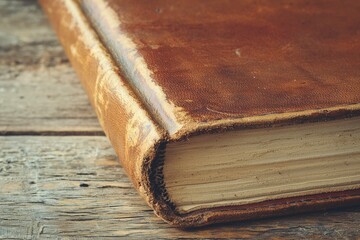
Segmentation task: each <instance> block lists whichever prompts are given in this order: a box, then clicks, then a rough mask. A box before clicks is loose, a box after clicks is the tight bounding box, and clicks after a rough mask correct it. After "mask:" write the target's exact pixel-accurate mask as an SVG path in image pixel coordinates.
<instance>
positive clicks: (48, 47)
mask: <svg viewBox="0 0 360 240" xmlns="http://www.w3.org/2000/svg"><path fill="white" fill-rule="evenodd" d="M0 16H1V21H0V133H1V134H2V135H4V134H6V132H8V133H9V132H10V134H11V132H14V131H17V132H19V131H20V132H42V131H44V132H48V131H52V132H64V131H65V132H66V131H71V132H76V131H95V132H96V131H98V132H99V131H100V132H101V128H100V127H99V124H98V121H97V119H96V116H95V114H94V111H92V109H91V107H90V104H89V103H88V100H87V97H86V94H85V92H84V91H83V89H82V87H81V85H80V83H79V80H78V79H77V77H76V75H75V73H74V71H73V69H72V68H71V66H70V64H69V62H68V60H67V58H66V56H65V54H64V51H63V49H62V47H61V46H60V45H59V43H58V41H57V38H56V36H55V34H54V32H53V31H52V29H51V28H50V26H49V24H48V22H47V19H46V18H45V16H44V15H43V13H42V11H41V9H40V7H39V6H38V5H37V4H36V2H35V1H11V0H9V1H4V0H2V1H0Z"/></svg>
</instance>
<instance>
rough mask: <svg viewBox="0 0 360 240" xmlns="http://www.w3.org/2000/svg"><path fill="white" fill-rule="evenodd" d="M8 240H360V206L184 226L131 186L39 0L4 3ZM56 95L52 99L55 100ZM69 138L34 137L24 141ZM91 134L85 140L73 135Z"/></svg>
mask: <svg viewBox="0 0 360 240" xmlns="http://www.w3.org/2000/svg"><path fill="white" fill-rule="evenodd" d="M0 16H1V21H0V132H1V133H2V134H3V135H18V136H0V239H85V238H91V239H117V238H125V239H130V238H131V239H159V238H162V239H174V238H183V239H189V238H206V239H212V238H214V239H218V238H258V239H269V238H271V239H309V238H321V239H359V236H360V230H359V225H360V207H358V208H348V209H341V210H337V211H336V210H334V211H329V212H325V213H324V212H322V213H313V214H306V215H296V216H291V217H282V218H274V219H265V220H260V221H253V222H244V223H233V224H225V225H216V226H210V227H207V228H200V229H193V230H180V229H175V228H173V227H171V226H169V225H168V224H166V223H163V222H162V221H161V220H159V219H158V218H157V217H156V216H154V214H153V213H152V211H151V210H150V209H149V207H147V206H146V205H145V203H144V201H143V200H142V199H141V198H140V196H139V195H138V193H137V192H136V191H135V190H134V189H133V187H132V186H131V184H130V182H129V180H128V178H127V176H126V175H125V173H124V171H123V169H122V168H121V166H120V165H119V163H118V160H117V159H116V156H115V153H114V151H113V150H112V147H111V146H110V144H109V142H108V140H107V138H106V137H103V136H86V135H93V134H96V133H99V131H100V132H101V129H100V127H99V125H98V123H97V120H96V118H95V115H94V113H93V111H92V110H91V108H90V106H89V104H88V102H87V99H86V96H85V93H84V91H83V90H82V89H81V86H80V84H79V83H78V80H77V78H76V76H75V75H74V73H73V70H72V69H71V67H70V65H69V63H68V62H67V60H66V57H65V55H64V53H63V51H62V49H61V47H60V46H59V44H58V42H57V40H56V38H55V36H54V34H53V32H52V31H51V30H50V28H49V27H48V24H47V23H46V19H45V18H44V16H43V14H42V12H41V10H40V9H39V7H38V6H37V4H36V2H35V1H30V0H29V1H28V0H23V1H15V0H8V1H0ZM48 96H49V97H48ZM49 134H53V135H62V136H24V135H49ZM68 135H85V136H68Z"/></svg>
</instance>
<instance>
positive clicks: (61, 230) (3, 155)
mask: <svg viewBox="0 0 360 240" xmlns="http://www.w3.org/2000/svg"><path fill="white" fill-rule="evenodd" d="M0 146H1V152H0V237H2V238H4V239H9V238H21V239H26V238H27V239H31V238H37V237H40V238H49V239H54V238H56V237H61V238H62V237H69V238H84V237H98V238H101V239H102V238H106V237H109V238H113V237H121V236H122V237H126V238H129V237H132V238H143V239H151V238H152V239H156V238H158V237H160V238H177V237H178V238H179V237H182V238H195V237H202V238H240V237H241V238H250V237H256V238H263V239H267V238H292V239H293V238H314V237H320V238H324V239H334V238H338V239H356V238H357V237H359V236H360V228H359V226H360V208H352V209H343V210H341V211H329V212H326V213H313V214H306V215H298V216H292V217H282V218H276V219H267V220H260V221H253V222H247V223H235V224H224V225H218V226H211V227H207V228H201V229H197V230H191V231H189V230H188V231H183V230H179V229H175V228H172V227H171V226H168V225H167V224H166V223H163V222H162V221H161V220H159V219H158V218H157V217H156V216H154V214H153V213H152V211H151V210H150V209H149V208H148V206H146V205H145V203H144V201H143V200H142V199H141V198H140V197H139V195H138V194H137V192H136V191H135V190H134V189H133V188H132V185H131V184H130V182H129V180H128V178H127V177H126V175H125V174H124V172H123V169H122V168H121V167H120V165H119V164H118V161H117V159H116V157H115V154H114V152H113V150H112V148H111V146H110V145H109V143H108V140H107V139H106V137H102V136H78V137H71V136H51V137H45V136H40V137H39V136H27V137H24V136H12V137H10V136H7V137H0Z"/></svg>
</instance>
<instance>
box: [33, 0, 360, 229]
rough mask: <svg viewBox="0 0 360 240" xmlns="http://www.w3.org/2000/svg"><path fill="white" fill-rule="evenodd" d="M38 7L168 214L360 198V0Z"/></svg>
mask: <svg viewBox="0 0 360 240" xmlns="http://www.w3.org/2000/svg"><path fill="white" fill-rule="evenodd" d="M40 2H41V5H42V7H43V9H44V11H45V12H46V13H47V15H48V18H49V20H50V22H51V23H52V26H53V28H54V29H55V31H56V33H57V35H58V37H59V39H60V41H61V43H62V45H63V47H64V48H65V51H66V53H67V55H68V57H69V59H70V61H71V63H72V65H73V67H74V69H75V70H76V72H77V73H78V76H79V79H80V80H81V82H82V85H83V86H84V88H85V90H86V92H87V94H88V96H89V99H90V102H91V103H92V105H93V107H94V109H95V111H96V113H97V116H98V118H99V122H100V123H101V125H102V127H103V129H104V131H105V133H106V135H107V137H108V138H109V139H110V141H111V143H112V145H113V147H114V149H115V150H116V153H117V154H118V156H119V159H120V161H121V163H122V166H123V167H124V169H125V170H126V172H127V174H128V176H129V177H130V179H131V180H132V182H133V184H134V186H135V188H136V189H137V190H138V192H139V193H140V194H141V195H142V197H143V198H144V199H145V200H146V202H147V203H148V204H149V206H150V207H151V208H153V209H154V212H155V213H156V214H157V215H158V216H160V217H161V218H163V219H164V220H165V221H167V222H169V223H171V224H173V225H176V226H179V227H191V226H201V225H206V224H211V223H217V222H227V221H239V220H247V219H254V218H263V217H268V216H276V215H285V214H293V213H297V212H305V211H316V210H322V209H327V208H334V207H340V206H349V205H354V204H359V203H360V15H359V12H360V1H342V0H319V1H307V0H306V1H305V0H294V1H251V0H243V1H237V0H203V1H194V0H183V1H166V0H157V1H147V0H141V1H140V0H136V1H135V0H40ZM119 198H121V197H119Z"/></svg>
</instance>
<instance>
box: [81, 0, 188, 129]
mask: <svg viewBox="0 0 360 240" xmlns="http://www.w3.org/2000/svg"><path fill="white" fill-rule="evenodd" d="M80 6H81V7H82V9H83V11H84V14H85V15H86V17H87V18H88V20H89V21H90V22H91V23H92V25H93V26H94V29H95V30H96V31H97V33H98V34H99V36H100V37H101V39H102V41H103V42H105V44H104V46H105V47H106V48H107V49H108V51H109V52H110V54H111V55H112V57H113V58H114V59H115V61H116V62H117V63H118V64H117V65H118V66H119V67H120V68H122V69H123V71H124V72H125V73H126V75H127V78H126V79H127V80H128V82H129V83H130V85H131V86H132V88H133V89H134V91H135V92H137V95H138V97H139V99H140V100H141V101H142V102H143V103H144V105H145V106H146V107H147V110H148V111H149V113H151V114H152V116H153V117H154V118H155V119H156V120H157V122H158V124H159V125H161V126H162V127H163V128H164V129H166V130H167V131H168V133H169V135H170V136H171V135H173V134H174V133H176V132H177V131H179V129H181V128H182V127H183V122H184V120H183V119H185V118H186V113H185V112H184V110H183V109H182V108H180V107H178V106H175V105H174V103H172V102H171V100H170V99H168V98H167V97H166V95H165V94H164V92H163V91H162V89H161V86H159V85H157V84H156V83H155V82H154V81H153V80H152V72H151V70H150V69H149V68H148V67H147V64H146V62H145V60H144V59H143V58H142V56H141V55H140V54H139V52H138V51H137V46H136V44H135V43H134V42H133V41H132V39H131V38H129V37H128V36H127V35H126V32H124V31H122V30H121V21H120V20H119V18H118V16H117V15H116V13H114V12H113V10H112V9H111V8H109V7H108V6H107V5H106V3H105V2H102V1H92V0H87V1H83V0H80ZM96 7H97V8H99V9H96V10H94V8H96ZM114 49H117V50H116V51H115V50H114Z"/></svg>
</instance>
